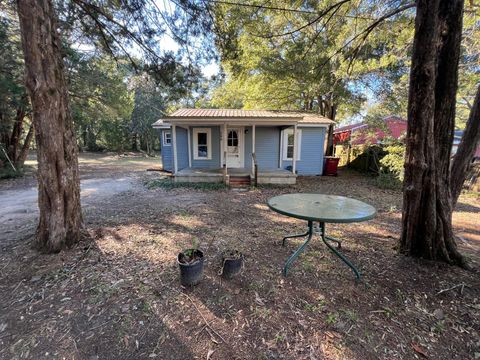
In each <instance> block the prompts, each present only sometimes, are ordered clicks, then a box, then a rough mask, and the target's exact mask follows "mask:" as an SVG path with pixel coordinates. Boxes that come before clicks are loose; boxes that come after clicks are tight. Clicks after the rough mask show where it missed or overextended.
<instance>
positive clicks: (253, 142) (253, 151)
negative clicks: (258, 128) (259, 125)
mask: <svg viewBox="0 0 480 360" xmlns="http://www.w3.org/2000/svg"><path fill="white" fill-rule="evenodd" d="M252 154H255V124H253V125H252Z"/></svg>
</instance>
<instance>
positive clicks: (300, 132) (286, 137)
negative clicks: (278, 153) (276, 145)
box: [282, 129, 302, 161]
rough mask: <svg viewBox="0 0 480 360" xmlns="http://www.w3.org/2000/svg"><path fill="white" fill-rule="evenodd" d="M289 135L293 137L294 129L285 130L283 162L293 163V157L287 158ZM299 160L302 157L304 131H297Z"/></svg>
mask: <svg viewBox="0 0 480 360" xmlns="http://www.w3.org/2000/svg"><path fill="white" fill-rule="evenodd" d="M288 135H293V129H285V130H283V136H282V160H284V161H292V160H293V157H290V158H289V157H287V153H288V151H287V150H288ZM294 145H295V144H294ZM296 145H297V160H296V161H298V160H300V157H301V149H302V130H300V129H297V144H296Z"/></svg>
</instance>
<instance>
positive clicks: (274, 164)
mask: <svg viewBox="0 0 480 360" xmlns="http://www.w3.org/2000/svg"><path fill="white" fill-rule="evenodd" d="M331 124H333V121H332V120H330V119H327V118H325V117H322V116H320V115H318V114H315V113H307V112H296V111H271V110H268V111H267V110H237V109H232V110H230V109H179V110H177V111H175V112H174V113H172V114H171V115H168V116H165V117H163V118H162V119H160V120H158V121H157V122H155V123H154V124H153V127H154V128H156V129H159V130H160V142H161V147H162V162H163V167H164V170H167V171H171V172H172V174H173V175H174V179H175V181H178V182H225V183H227V184H234V183H242V184H249V183H250V182H252V181H253V182H255V183H260V184H262V183H264V184H265V183H271V184H294V183H295V182H296V177H297V175H321V174H322V171H323V160H324V149H325V139H326V132H327V128H328V127H329V126H330V125H331Z"/></svg>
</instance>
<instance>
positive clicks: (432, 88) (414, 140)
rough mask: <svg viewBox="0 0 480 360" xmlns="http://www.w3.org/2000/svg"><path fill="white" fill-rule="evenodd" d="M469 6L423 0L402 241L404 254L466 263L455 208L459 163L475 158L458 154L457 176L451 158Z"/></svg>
mask: <svg viewBox="0 0 480 360" xmlns="http://www.w3.org/2000/svg"><path fill="white" fill-rule="evenodd" d="M463 7H464V1H463V0H420V1H418V2H417V15H416V20H415V38H414V44H413V55H412V67H411V74H410V90H409V101H408V130H407V139H406V141H407V149H406V159H405V181H404V197H403V204H404V205H403V213H402V234H401V239H400V249H401V251H402V252H403V253H406V254H408V255H412V256H417V257H423V258H426V259H432V260H439V261H444V262H448V263H452V264H458V265H461V266H465V265H466V262H465V259H464V257H463V256H462V255H461V254H460V253H459V251H458V249H457V246H456V243H455V239H454V234H453V229H452V211H453V206H454V203H455V202H456V197H458V195H459V191H458V188H459V186H460V185H459V184H461V183H463V181H464V179H465V175H466V167H465V166H462V165H459V164H460V163H464V162H465V161H466V162H468V161H469V160H470V161H471V157H470V158H469V159H461V158H459V157H456V159H455V160H454V164H453V169H454V173H453V176H452V173H451V171H450V156H451V148H452V143H453V130H454V126H455V102H456V94H457V86H458V63H459V57H460V43H461V37H462V18H463ZM479 102H480V96H477V98H476V103H475V104H474V106H473V112H472V114H471V116H470V119H469V124H467V131H466V133H465V135H464V141H463V142H462V144H463V145H462V152H461V154H464V155H473V152H472V149H475V147H476V145H477V143H478V141H479V138H480V132H479V131H478V122H479V118H478V116H479V115H480V113H479V111H478V106H480V105H479ZM474 124H476V128H475V125H474ZM452 180H453V181H454V182H453V183H452ZM452 188H453V193H454V195H452Z"/></svg>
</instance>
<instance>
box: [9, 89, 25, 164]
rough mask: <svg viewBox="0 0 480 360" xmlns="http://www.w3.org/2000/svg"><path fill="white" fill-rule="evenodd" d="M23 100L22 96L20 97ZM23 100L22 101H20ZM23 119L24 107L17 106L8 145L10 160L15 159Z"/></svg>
mask: <svg viewBox="0 0 480 360" xmlns="http://www.w3.org/2000/svg"><path fill="white" fill-rule="evenodd" d="M22 100H23V97H22ZM22 102H23V101H22ZM24 120H25V107H24V106H23V105H21V106H19V107H18V108H17V114H16V115H15V122H14V124H13V129H12V136H11V137H10V141H9V146H8V156H9V157H10V159H12V161H15V160H16V159H17V153H18V149H19V147H20V139H21V137H22V131H23V122H24Z"/></svg>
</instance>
